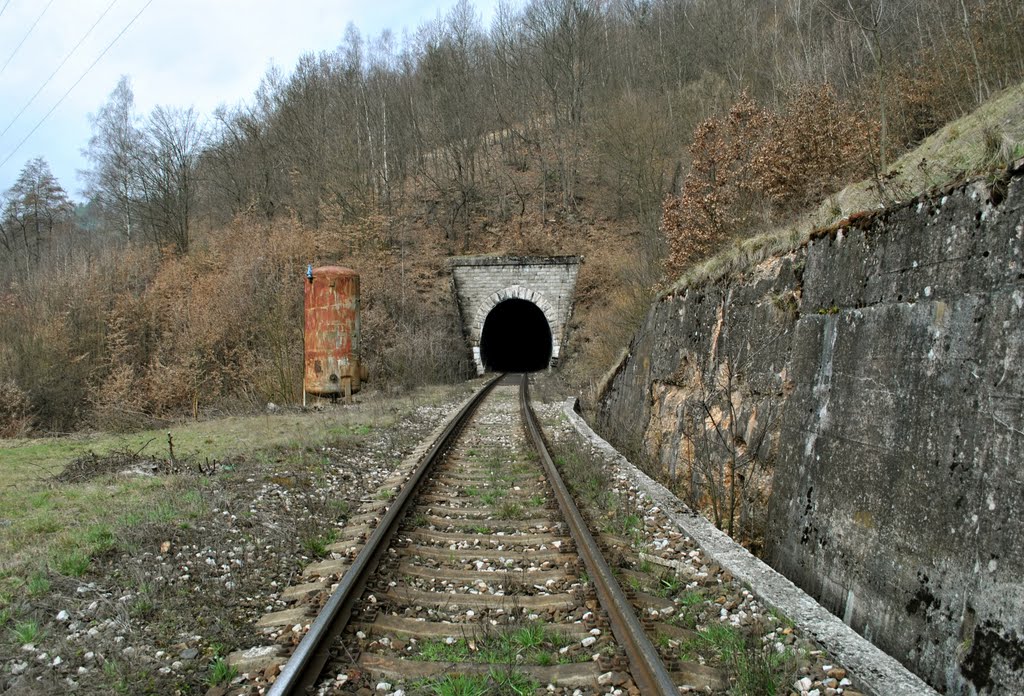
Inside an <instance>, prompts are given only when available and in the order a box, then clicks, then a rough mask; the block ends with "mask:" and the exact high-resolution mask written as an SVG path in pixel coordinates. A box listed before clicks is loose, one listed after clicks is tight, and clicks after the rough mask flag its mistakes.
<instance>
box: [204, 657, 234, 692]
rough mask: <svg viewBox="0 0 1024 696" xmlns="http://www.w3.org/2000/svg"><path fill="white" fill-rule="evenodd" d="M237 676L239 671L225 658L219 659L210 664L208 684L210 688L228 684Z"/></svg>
mask: <svg viewBox="0 0 1024 696" xmlns="http://www.w3.org/2000/svg"><path fill="white" fill-rule="evenodd" d="M237 676H238V670H237V669H236V668H235V667H234V666H232V665H229V664H228V661H227V660H225V659H224V658H223V657H217V658H214V660H213V662H211V663H210V676H209V677H207V679H206V683H207V684H209V685H210V686H217V685H218V684H227V683H228V682H230V681H231V680H232V679H234V678H235V677H237Z"/></svg>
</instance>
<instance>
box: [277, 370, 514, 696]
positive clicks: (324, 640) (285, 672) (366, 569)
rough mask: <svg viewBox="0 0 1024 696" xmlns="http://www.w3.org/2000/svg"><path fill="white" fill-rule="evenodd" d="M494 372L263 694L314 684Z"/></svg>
mask: <svg viewBox="0 0 1024 696" xmlns="http://www.w3.org/2000/svg"><path fill="white" fill-rule="evenodd" d="M499 379H500V377H496V378H494V379H492V380H491V381H490V382H488V383H487V384H486V385H484V386H483V387H482V388H481V389H480V391H478V392H477V393H476V395H475V396H474V397H473V399H472V400H471V401H470V402H468V403H467V404H466V405H465V406H464V407H463V409H462V411H460V412H459V414H458V416H457V417H456V418H454V419H453V420H452V422H451V423H450V424H449V425H448V427H447V428H445V430H444V432H443V433H442V434H441V436H440V437H439V438H438V439H437V441H436V442H435V443H434V445H433V446H432V447H431V448H430V450H428V451H427V453H426V454H425V455H424V457H423V459H422V461H420V463H419V465H418V466H417V467H416V469H415V471H413V473H412V475H411V476H410V477H409V480H408V481H406V482H405V485H404V486H402V490H401V491H400V492H399V494H398V496H397V497H396V498H395V499H394V500H393V501H392V504H391V505H390V507H388V511H387V514H385V515H384V518H383V519H382V520H381V522H380V524H379V525H377V528H376V529H375V530H374V531H373V534H371V535H370V538H369V539H367V540H366V544H365V545H364V546H363V548H362V550H361V551H360V552H359V554H358V555H357V556H356V558H355V560H354V561H353V562H352V566H351V567H350V568H349V569H348V571H346V572H345V575H344V576H343V577H342V578H341V582H340V583H338V587H337V589H336V590H335V591H334V593H333V594H332V595H331V597H330V599H328V600H327V604H326V605H324V608H323V610H322V611H321V612H320V614H319V615H317V617H316V620H315V621H314V622H313V624H312V625H311V626H310V627H309V631H307V632H306V635H305V636H303V638H302V640H301V641H300V642H299V645H298V646H297V647H296V648H295V652H294V653H292V656H291V658H289V660H288V662H287V663H285V665H284V668H283V669H282V670H281V674H280V675H279V676H278V678H277V680H276V681H275V682H274V683H273V685H271V687H270V689H269V690H268V691H267V696H285V695H286V694H302V693H305V690H306V689H309V688H311V687H312V686H314V685H315V683H316V680H317V677H318V676H319V675H320V671H321V670H322V669H323V665H324V664H325V663H326V662H327V659H328V657H329V652H330V648H331V644H332V643H333V641H334V639H335V638H337V637H338V635H340V634H341V632H342V631H343V630H344V629H345V625H346V624H347V623H348V621H349V618H350V617H351V615H352V606H353V604H354V603H355V601H356V600H357V599H358V598H359V596H360V594H362V591H363V589H364V588H365V587H366V583H367V582H368V581H369V579H370V577H371V576H372V575H373V573H374V572H375V571H376V569H377V566H378V564H379V563H380V559H381V557H382V556H383V555H384V554H385V553H386V552H387V548H388V545H389V543H390V541H391V538H392V537H393V536H394V535H395V532H397V531H398V527H399V525H400V524H401V521H402V517H404V515H405V511H406V510H407V509H408V508H409V507H410V505H411V504H412V502H413V495H414V493H415V491H416V489H417V487H418V486H419V484H420V482H421V481H422V480H423V479H424V477H425V475H426V473H427V471H428V470H429V469H430V467H431V466H433V464H434V462H435V461H437V460H438V459H439V458H440V456H441V455H442V454H443V453H444V452H445V451H446V450H447V449H448V447H449V446H451V444H452V443H453V442H454V441H455V438H456V437H457V436H458V434H459V432H461V430H462V428H463V426H464V425H465V424H466V422H467V421H468V420H469V418H470V416H472V414H473V411H474V410H476V407H477V406H478V405H479V404H480V402H481V401H483V399H484V397H486V396H487V394H488V393H490V391H491V389H492V388H493V387H494V386H495V385H496V384H497V383H498V380H499Z"/></svg>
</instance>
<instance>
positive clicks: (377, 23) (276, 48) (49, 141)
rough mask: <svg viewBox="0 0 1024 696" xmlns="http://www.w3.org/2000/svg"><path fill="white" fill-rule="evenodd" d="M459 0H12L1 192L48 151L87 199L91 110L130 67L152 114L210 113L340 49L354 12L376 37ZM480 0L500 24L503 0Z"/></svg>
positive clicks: (72, 189) (2, 105)
mask: <svg viewBox="0 0 1024 696" xmlns="http://www.w3.org/2000/svg"><path fill="white" fill-rule="evenodd" d="M454 3H455V0H289V1H285V0H0V132H3V131H6V132H3V134H2V135H0V163H2V164H0V192H3V191H6V190H7V189H8V188H9V187H10V186H11V185H12V184H13V183H14V181H15V180H16V179H17V177H18V174H19V172H20V171H21V169H22V167H24V166H25V163H26V162H28V161H29V160H30V159H32V158H34V157H40V156H41V157H43V158H44V159H45V160H46V161H47V162H48V163H49V164H50V168H51V169H52V170H53V173H54V174H55V175H56V177H57V179H58V180H59V181H60V183H61V185H62V186H63V187H64V189H65V190H66V191H67V192H68V193H69V194H70V195H71V196H72V197H73V198H75V199H76V200H81V189H82V187H83V183H82V181H81V178H80V177H79V176H78V171H79V170H81V169H84V168H86V167H87V166H88V165H87V162H86V160H85V159H84V157H82V154H81V150H82V149H83V148H84V147H85V146H86V145H87V144H88V141H89V136H90V134H91V126H90V121H89V115H90V114H95V113H96V112H97V111H98V110H99V109H100V107H101V106H102V105H103V104H104V103H105V102H106V100H107V98H108V96H109V95H110V93H111V92H112V91H113V89H114V87H115V86H116V85H117V82H118V80H119V79H120V77H121V76H122V75H127V76H128V77H129V78H131V81H132V87H133V90H134V92H135V107H136V110H137V111H138V112H139V113H140V114H148V113H149V112H150V111H151V110H152V109H153V107H154V106H156V105H158V104H160V105H167V106H175V107H183V108H187V107H189V106H194V107H195V108H196V109H197V110H198V111H199V112H200V113H201V114H203V115H204V116H206V117H209V116H210V115H211V114H212V113H213V111H214V109H215V108H216V107H217V106H219V105H222V104H226V105H234V104H237V103H239V102H242V101H245V100H248V99H249V97H250V96H251V95H252V93H253V92H254V91H255V90H256V88H257V87H258V86H259V83H260V78H261V77H262V76H263V75H264V74H265V73H266V71H267V68H268V67H270V66H271V65H277V66H278V67H280V68H281V69H282V70H283V71H284V72H285V73H286V74H288V73H290V72H291V70H292V69H293V68H294V66H295V62H296V60H297V59H298V57H299V56H300V55H302V54H303V53H306V52H310V51H313V52H319V51H324V50H332V49H334V48H336V47H337V46H338V45H339V44H340V43H341V40H342V37H343V36H344V33H345V27H346V26H347V25H348V24H349V23H350V22H351V23H352V24H354V25H355V26H356V28H357V29H359V31H360V33H361V34H362V35H363V38H364V40H365V39H366V38H367V37H374V36H377V35H379V34H380V33H381V31H382V30H384V29H391V30H392V32H393V33H394V35H395V36H396V37H401V36H402V32H403V30H405V29H408V30H409V31H410V32H414V31H415V30H416V28H417V27H419V26H420V24H422V23H423V22H425V21H430V20H433V19H435V18H436V17H437V16H438V13H439V12H440V13H441V14H444V13H446V12H447V11H448V10H449V9H450V8H451V6H452V5H453V4H454ZM473 5H474V6H475V8H476V10H477V13H478V14H479V15H480V16H481V18H482V19H483V22H484V25H485V26H489V25H490V22H491V19H492V17H493V14H494V10H495V8H496V6H497V0H474V2H473ZM94 24H95V28H92V27H93V25H94ZM122 32H123V33H122ZM119 34H120V37H118V35H119ZM80 41H81V45H79V46H78V47H77V49H76V48H75V46H76V44H79V42H80ZM108 46H109V50H106V49H107V47H108ZM72 49H75V50H74V52H73V53H72ZM105 50H106V53H104V51H105ZM68 54H71V55H70V58H68V59H67V62H66V63H64V64H63V66H62V67H61V63H62V61H64V59H65V57H66V56H68ZM101 54H102V55H101ZM94 62H95V65H93V63H94ZM90 66H92V67H90ZM58 67H59V68H60V69H59V70H58ZM54 71H56V74H54ZM51 74H53V78H52V79H50V80H49V82H48V83H47V79H48V78H49V77H50V76H51ZM79 80H80V81H79ZM44 83H45V86H43V85H44ZM76 83H77V85H76ZM40 88H42V91H40V92H39V94H38V96H36V97H35V98H34V100H32V98H33V95H34V94H35V93H36V92H37V90H39V89H40ZM69 90H70V91H69ZM65 94H66V95H67V96H66V97H64V95H65ZM62 97H63V101H60V100H61V99H62ZM30 100H32V101H31V103H30ZM58 102H60V103H59V104H58ZM26 105H28V107H27V108H25V110H24V112H23V113H21V115H20V116H18V114H19V112H21V111H22V109H23V108H24V107H25V106H26ZM54 106H56V108H55V109H54ZM51 109H53V112H52V113H51V114H50V115H49V117H48V118H46V119H45V120H43V119H44V117H45V116H46V114H47V112H49V111H50V110H51ZM40 124H41V125H40ZM37 126H38V128H37ZM33 129H35V131H34V132H32V131H33ZM23 140H24V144H21V143H22V141H23ZM4 160H7V161H6V162H5V161H4Z"/></svg>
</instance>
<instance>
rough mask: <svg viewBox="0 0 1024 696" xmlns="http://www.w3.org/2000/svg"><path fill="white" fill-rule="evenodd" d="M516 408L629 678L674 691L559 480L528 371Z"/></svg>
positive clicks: (654, 690)
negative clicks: (625, 660)
mask: <svg viewBox="0 0 1024 696" xmlns="http://www.w3.org/2000/svg"><path fill="white" fill-rule="evenodd" d="M519 408H520V410H521V411H522V414H523V422H524V423H525V424H526V430H527V432H528V434H529V436H530V440H531V441H532V442H533V445H534V447H535V448H536V450H537V452H538V453H539V454H540V457H541V460H542V462H543V463H544V470H545V471H546V472H547V475H548V480H549V482H550V483H551V487H552V488H553V489H554V491H555V497H556V498H557V499H558V506H559V507H560V508H561V511H562V516H563V517H564V518H565V520H566V522H567V523H568V525H569V533H570V534H571V535H572V538H573V540H574V541H575V542H576V547H577V548H578V549H579V552H580V556H581V557H582V558H583V563H584V565H585V566H586V567H587V573H588V574H589V575H590V579H591V580H592V581H593V583H594V588H595V590H596V592H597V598H598V600H599V601H600V603H601V606H602V607H603V608H604V610H605V611H606V612H607V613H608V620H609V622H610V623H611V627H612V633H613V634H614V635H615V638H616V640H618V641H619V645H620V646H621V647H622V649H623V650H624V651H625V653H626V657H627V658H628V659H629V667H630V674H631V675H632V677H633V681H634V682H635V683H636V685H637V688H639V689H640V693H642V694H663V695H667V694H678V693H679V689H678V687H677V686H676V685H675V684H674V683H673V681H672V677H671V676H670V675H669V673H668V670H666V669H665V664H664V663H663V662H662V661H661V657H660V656H659V655H658V651H657V649H656V648H655V647H654V645H653V644H651V641H650V639H649V638H648V637H647V634H646V633H645V632H644V628H643V625H642V624H641V623H640V620H639V619H638V618H637V617H636V613H634V611H633V607H632V605H631V604H630V602H629V598H628V597H626V594H625V593H624V592H623V591H622V588H621V587H620V586H619V582H618V580H616V579H615V576H614V575H613V574H612V569H611V566H609V565H608V561H606V560H605V559H604V555H603V554H602V553H601V549H600V547H598V545H597V542H596V541H595V540H594V537H593V535H591V533H590V530H589V529H588V527H587V524H586V522H585V521H584V519H583V515H581V514H580V511H579V508H577V507H576V503H575V502H574V501H573V499H572V495H571V494H570V493H569V489H568V488H566V486H565V482H564V481H562V477H561V475H560V474H559V473H558V469H557V468H556V467H555V463H554V461H552V459H551V454H550V453H549V452H548V448H547V444H546V443H545V442H544V436H543V435H542V434H541V430H540V426H539V425H538V424H537V418H536V415H535V414H534V412H533V408H532V407H531V406H530V387H529V375H525V374H524V375H523V379H522V382H521V383H520V386H519Z"/></svg>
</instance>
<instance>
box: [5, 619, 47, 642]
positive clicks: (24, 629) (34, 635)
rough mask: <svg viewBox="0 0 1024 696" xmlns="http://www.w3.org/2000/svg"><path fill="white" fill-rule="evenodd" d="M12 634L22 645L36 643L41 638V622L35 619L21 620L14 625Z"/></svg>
mask: <svg viewBox="0 0 1024 696" xmlns="http://www.w3.org/2000/svg"><path fill="white" fill-rule="evenodd" d="M11 634H12V635H13V636H14V639H15V640H16V641H18V642H19V643H20V644H21V645H28V644H29V643H35V642H36V641H37V640H38V639H39V634H40V631H39V624H38V623H36V622H35V621H21V622H19V623H17V624H15V625H14V628H12V629H11Z"/></svg>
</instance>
